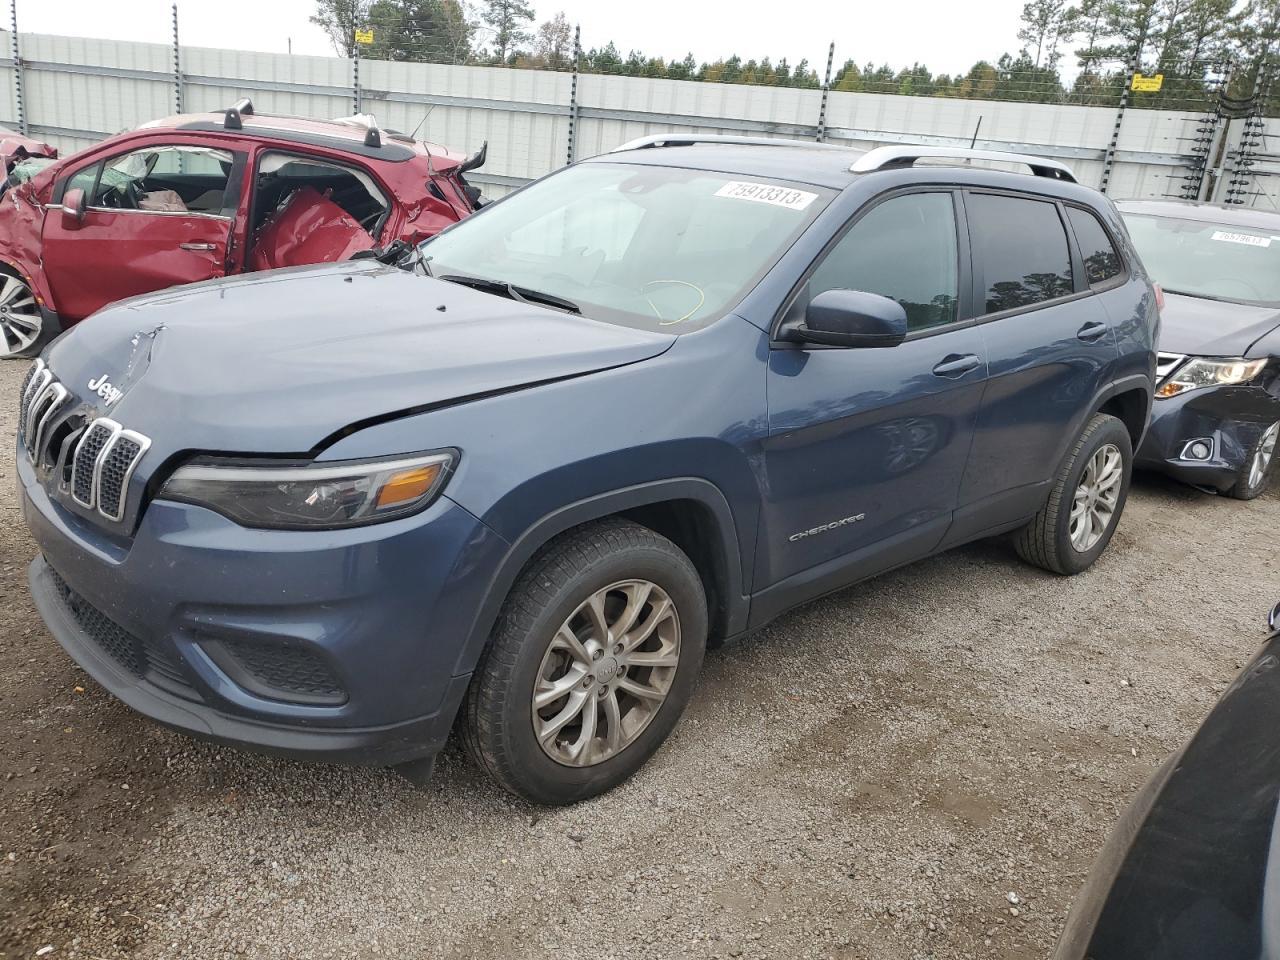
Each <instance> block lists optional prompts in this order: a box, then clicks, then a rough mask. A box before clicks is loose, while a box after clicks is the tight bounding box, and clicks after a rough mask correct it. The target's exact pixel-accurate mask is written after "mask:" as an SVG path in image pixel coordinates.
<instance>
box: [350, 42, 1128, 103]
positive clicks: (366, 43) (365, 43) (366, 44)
mask: <svg viewBox="0 0 1280 960" xmlns="http://www.w3.org/2000/svg"><path fill="white" fill-rule="evenodd" d="M356 43H362V44H364V45H365V46H366V47H367V46H368V45H369V44H371V43H373V30H372V29H370V30H361V29H360V28H359V27H357V28H356ZM1135 89H1136V88H1135Z"/></svg>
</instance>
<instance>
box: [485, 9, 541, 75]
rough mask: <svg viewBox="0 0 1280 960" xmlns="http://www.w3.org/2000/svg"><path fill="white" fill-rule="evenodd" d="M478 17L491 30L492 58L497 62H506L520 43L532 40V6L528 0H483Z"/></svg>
mask: <svg viewBox="0 0 1280 960" xmlns="http://www.w3.org/2000/svg"><path fill="white" fill-rule="evenodd" d="M480 19H481V20H483V21H484V22H485V24H486V25H487V26H488V27H489V29H490V30H491V31H492V32H493V49H494V59H495V60H496V61H497V62H498V63H506V62H507V60H508V59H509V58H510V57H511V56H512V55H513V54H514V53H515V52H516V50H518V49H519V47H520V46H521V45H522V44H527V43H530V42H532V40H533V34H531V33H530V32H529V24H531V23H533V7H531V6H529V3H528V0H485V3H484V10H483V12H482V13H481V14H480Z"/></svg>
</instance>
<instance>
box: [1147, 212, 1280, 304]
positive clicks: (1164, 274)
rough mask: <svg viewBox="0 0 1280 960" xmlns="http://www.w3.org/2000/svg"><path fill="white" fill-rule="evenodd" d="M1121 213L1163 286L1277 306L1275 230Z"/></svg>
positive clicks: (1278, 241) (1279, 265)
mask: <svg viewBox="0 0 1280 960" xmlns="http://www.w3.org/2000/svg"><path fill="white" fill-rule="evenodd" d="M1124 219H1125V225H1126V226H1127V227H1128V228H1129V235H1130V236H1131V237H1132V238H1133V243H1134V246H1136V247H1137V248H1138V253H1139V254H1141V255H1142V262H1143V263H1144V264H1146V266H1147V270H1148V271H1149V272H1150V273H1151V276H1152V278H1153V279H1154V280H1155V281H1156V282H1157V283H1159V284H1160V285H1161V286H1162V287H1164V289H1165V290H1166V291H1167V292H1169V293H1182V294H1187V295H1189V296H1193V297H1207V298H1209V299H1212V300H1230V301H1233V302H1236V303H1252V304H1257V305H1260V306H1280V235H1273V234H1272V233H1270V232H1268V231H1267V230H1265V229H1262V228H1258V227H1241V226H1236V225H1232V224H1224V223H1206V222H1204V221H1202V220H1178V219H1175V218H1172V217H1151V216H1142V215H1137V214H1126V215H1125V218H1124Z"/></svg>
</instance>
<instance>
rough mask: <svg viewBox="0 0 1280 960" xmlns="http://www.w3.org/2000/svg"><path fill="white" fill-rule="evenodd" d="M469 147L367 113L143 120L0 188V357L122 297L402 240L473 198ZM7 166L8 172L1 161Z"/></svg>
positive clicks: (428, 230) (451, 219)
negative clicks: (450, 145)
mask: <svg viewBox="0 0 1280 960" xmlns="http://www.w3.org/2000/svg"><path fill="white" fill-rule="evenodd" d="M484 159H485V149H484V148H481V150H480V151H479V152H478V153H476V154H475V155H473V156H471V157H464V156H463V155H461V154H458V153H453V152H451V151H449V150H447V149H445V148H444V147H441V146H437V145H435V144H430V143H426V142H423V141H420V140H415V139H413V138H412V137H407V136H404V135H402V134H399V133H395V132H393V131H389V130H379V129H378V127H377V126H376V125H375V124H374V123H373V121H372V119H371V118H369V117H355V118H350V119H346V120H333V121H325V120H303V119H298V118H293V117H275V116H265V115H263V116H259V115H255V114H254V112H253V104H252V103H250V102H249V101H248V100H242V101H240V102H239V103H237V104H236V105H235V106H234V107H231V108H229V109H228V110H226V111H225V112H220V113H213V114H186V115H182V116H176V117H169V118H167V119H164V120H156V121H153V122H152V123H148V124H145V125H144V126H142V127H140V128H138V129H137V130H134V131H131V132H128V133H122V134H120V135H118V136H115V137H112V138H110V139H108V140H105V141H103V142H102V143H100V144H97V145H96V146H94V147H90V148H89V149H87V150H83V151H81V152H79V153H76V154H73V155H72V156H69V157H65V158H63V159H61V160H50V159H48V158H46V159H45V160H43V161H42V163H43V164H44V165H43V167H42V168H41V167H40V166H39V165H34V164H32V163H28V164H26V165H25V166H24V167H23V168H22V169H21V170H18V168H17V167H15V168H14V171H11V172H10V173H9V175H8V178H7V179H6V181H5V184H4V189H3V190H0V357H3V356H32V355H34V354H36V353H38V352H39V350H40V348H41V347H42V346H43V345H44V343H46V342H47V341H48V340H49V339H51V338H52V337H53V336H54V335H56V334H57V333H58V332H59V331H61V330H62V329H64V328H66V327H67V326H69V325H71V324H73V323H76V322H77V321H79V320H82V319H84V318H85V317H87V316H89V315H90V314H91V313H93V312H94V311H95V310H97V309H98V308H100V307H102V306H105V305H106V304H108V303H111V302H113V301H116V300H121V299H123V298H125V297H132V296H136V295H138V294H142V293H150V292H151V291H154V290H160V289H162V288H164V287H168V286H172V285H174V284H179V283H193V282H195V281H198V280H208V279H211V278H214V277H223V276H228V275H231V274H237V273H245V272H248V271H253V270H266V269H271V268H275V267H289V266H300V265H303V264H311V263H322V262H327V261H333V260H342V259H348V258H350V257H352V256H355V255H364V256H367V255H369V254H368V253H365V251H374V252H378V251H383V250H387V249H388V248H391V247H392V246H393V245H398V244H397V241H398V242H399V243H406V244H413V243H416V242H418V241H420V240H423V239H425V238H427V237H430V236H433V235H434V234H436V233H438V232H439V231H440V230H442V229H444V228H445V227H447V226H449V224H451V223H455V222H457V221H458V220H461V219H462V218H464V217H466V216H467V215H468V214H470V213H471V212H473V211H474V210H476V209H478V208H479V206H480V204H481V203H482V201H481V199H480V193H479V191H478V190H476V189H475V187H473V186H472V185H471V184H469V183H467V181H466V179H465V177H464V174H466V173H467V172H468V171H469V170H473V169H475V168H476V167H478V166H480V165H481V164H482V163H483V162H484ZM15 173H18V174H20V175H15Z"/></svg>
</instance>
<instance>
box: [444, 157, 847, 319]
mask: <svg viewBox="0 0 1280 960" xmlns="http://www.w3.org/2000/svg"><path fill="white" fill-rule="evenodd" d="M829 199H830V191H827V190H824V189H822V188H820V187H814V186H810V185H808V184H789V183H779V182H773V181H764V180H760V179H756V178H752V179H748V178H737V177H732V176H729V175H726V174H720V173H711V172H707V171H702V170H687V169H682V168H674V167H656V166H654V167H650V166H633V165H628V164H622V163H586V164H581V165H579V166H577V167H571V168H569V169H568V170H566V171H564V172H563V173H559V174H556V175H555V176H553V177H549V178H548V179H547V180H545V181H543V182H542V183H539V184H537V185H535V186H532V187H529V188H527V189H525V190H522V191H521V192H520V193H517V194H515V195H513V196H511V197H509V198H507V199H505V200H503V201H502V202H501V203H499V204H496V205H495V206H494V207H492V208H491V209H489V210H486V211H485V212H484V214H483V215H482V216H478V217H474V218H472V219H470V220H467V221H464V222H463V223H460V224H458V225H457V226H456V227H453V228H452V229H450V230H448V231H447V232H445V233H443V234H441V235H440V236H438V237H436V238H435V239H433V240H431V241H429V242H428V243H427V244H426V245H425V246H424V248H423V252H424V253H425V255H426V256H428V257H430V265H431V268H432V272H434V273H435V274H436V276H437V277H439V276H444V275H448V274H462V275H465V276H468V277H473V278H479V279H483V280H489V281H499V282H502V283H505V284H510V285H511V286H513V287H515V288H517V289H521V288H523V289H529V290H535V291H539V292H540V293H543V294H546V295H550V296H554V297H557V298H560V299H563V300H567V301H570V302H572V303H574V304H577V305H578V306H580V307H581V310H582V313H583V314H584V315H586V316H588V317H591V318H593V319H597V320H607V321H610V322H613V323H621V324H625V325H627V326H634V327H643V328H646V329H653V330H663V331H667V332H671V333H684V332H688V331H690V330H693V329H697V328H699V327H701V326H704V325H705V324H707V323H709V322H710V321H712V320H714V319H715V318H717V317H719V316H721V315H723V314H724V313H725V312H726V311H727V310H728V309H729V308H731V307H732V306H733V305H734V304H735V303H736V302H737V301H738V300H739V299H740V298H741V297H742V296H743V294H745V293H746V292H747V291H748V290H749V289H750V288H751V286H752V285H753V284H754V283H755V282H756V280H758V279H759V277H760V276H762V275H763V274H764V272H765V271H766V270H767V269H768V268H769V267H770V266H772V264H773V263H774V262H775V261H776V260H777V258H778V257H779V256H780V255H781V253H782V251H784V250H786V249H787V247H788V246H790V244H791V242H792V241H793V240H794V239H795V237H796V236H798V235H799V233H800V232H801V231H802V230H803V229H804V228H805V227H806V226H807V225H808V224H809V223H810V222H811V221H812V220H813V218H814V217H815V216H816V215H817V213H818V211H819V210H821V209H822V208H823V207H824V206H825V205H826V203H827V202H828V200H829Z"/></svg>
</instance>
